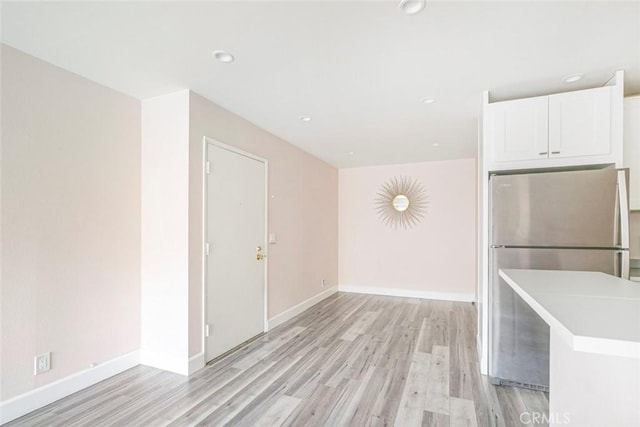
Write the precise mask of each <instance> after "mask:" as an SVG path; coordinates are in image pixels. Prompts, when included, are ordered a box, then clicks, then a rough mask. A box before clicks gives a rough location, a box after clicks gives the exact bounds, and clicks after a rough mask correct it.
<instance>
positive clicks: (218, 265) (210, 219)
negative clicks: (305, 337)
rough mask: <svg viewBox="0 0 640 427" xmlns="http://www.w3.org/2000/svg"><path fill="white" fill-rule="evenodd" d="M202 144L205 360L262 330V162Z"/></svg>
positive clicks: (263, 214)
mask: <svg viewBox="0 0 640 427" xmlns="http://www.w3.org/2000/svg"><path fill="white" fill-rule="evenodd" d="M231 150H232V149H230V148H229V149H227V148H224V147H222V146H218V145H214V144H213V143H210V142H208V143H207V144H206V161H208V171H209V172H208V174H206V193H205V197H206V232H205V235H206V241H205V244H206V243H208V245H209V249H208V252H209V255H208V256H207V257H206V297H205V298H206V308H205V313H206V317H205V318H206V325H207V326H206V328H205V331H208V332H205V336H206V335H208V336H206V337H205V342H206V347H205V348H206V355H205V356H206V360H207V361H209V360H211V359H213V358H215V357H217V356H219V355H221V354H223V353H225V352H227V351H229V350H231V349H232V348H234V347H236V346H238V345H240V344H242V343H243V342H245V341H247V340H249V339H250V338H253V337H255V336H256V335H258V334H260V333H262V332H264V325H265V262H266V260H265V259H261V258H262V257H263V256H264V255H266V254H265V223H266V221H265V218H266V217H265V212H266V206H265V204H266V203H265V191H266V174H265V172H266V162H265V161H264V160H260V159H259V158H256V157H254V156H252V155H250V154H247V153H240V152H236V151H231Z"/></svg>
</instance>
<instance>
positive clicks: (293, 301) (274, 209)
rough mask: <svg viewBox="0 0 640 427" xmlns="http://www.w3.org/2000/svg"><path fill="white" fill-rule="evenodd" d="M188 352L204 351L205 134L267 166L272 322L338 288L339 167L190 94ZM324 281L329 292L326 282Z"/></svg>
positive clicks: (270, 312) (269, 297)
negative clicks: (272, 235) (271, 237)
mask: <svg viewBox="0 0 640 427" xmlns="http://www.w3.org/2000/svg"><path fill="white" fill-rule="evenodd" d="M189 114H190V115H189V117H190V120H189V123H190V127H189V144H190V147H189V163H190V165H189V174H190V175H189V355H190V356H193V355H195V354H198V353H199V352H200V351H202V161H203V159H202V154H203V137H204V136H208V137H210V138H213V139H215V140H217V141H220V142H222V143H225V144H227V145H231V146H234V147H237V148H239V149H241V150H244V151H247V152H250V153H252V154H255V155H257V156H260V157H263V158H265V159H267V160H268V161H269V212H268V215H269V231H270V232H273V233H276V235H277V238H278V243H277V244H275V245H267V251H268V254H269V257H268V258H267V261H268V282H269V286H268V294H269V296H268V309H267V312H268V318H269V319H271V318H273V317H274V316H276V315H278V314H280V313H282V312H284V311H286V310H287V309H289V308H292V307H294V306H295V305H297V304H299V303H301V302H303V301H305V300H307V299H309V298H311V297H313V296H315V295H317V294H319V293H321V292H322V291H324V290H326V289H327V288H329V287H332V286H336V285H337V284H338V256H337V253H336V249H337V247H338V195H337V191H338V170H337V169H336V168H334V167H333V166H331V165H329V164H327V163H325V162H323V161H322V160H319V159H318V158H316V157H314V156H312V155H311V154H309V153H306V152H304V151H302V150H300V149H299V148H297V147H294V146H293V145H291V144H289V143H287V142H285V141H283V140H281V139H280V138H278V137H276V136H274V135H272V134H270V133H268V132H267V131H265V130H263V129H261V128H259V127H257V126H256V125H254V124H253V123H251V122H249V121H247V120H245V119H243V118H242V117H240V116H238V115H236V114H234V113H232V112H230V111H228V110H225V109H224V108H222V107H220V106H218V105H216V104H214V103H213V102H211V101H209V100H207V99H206V98H203V97H201V96H199V95H197V94H195V93H193V92H191V94H190V103H189ZM322 279H326V281H327V284H326V287H324V288H323V287H322V285H321V281H322Z"/></svg>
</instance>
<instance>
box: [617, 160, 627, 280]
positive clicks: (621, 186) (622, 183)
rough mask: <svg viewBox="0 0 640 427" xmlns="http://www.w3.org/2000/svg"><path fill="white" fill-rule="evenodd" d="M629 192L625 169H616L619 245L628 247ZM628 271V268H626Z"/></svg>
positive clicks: (624, 247)
mask: <svg viewBox="0 0 640 427" xmlns="http://www.w3.org/2000/svg"><path fill="white" fill-rule="evenodd" d="M628 197H629V193H628V192H627V169H619V170H618V203H619V207H620V230H619V231H620V247H621V248H623V249H628V248H629V200H628ZM627 272H628V269H627Z"/></svg>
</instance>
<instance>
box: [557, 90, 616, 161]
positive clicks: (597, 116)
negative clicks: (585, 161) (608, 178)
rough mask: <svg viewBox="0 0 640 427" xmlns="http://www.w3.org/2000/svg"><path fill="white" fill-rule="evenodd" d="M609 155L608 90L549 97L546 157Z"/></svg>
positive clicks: (609, 109) (609, 114)
mask: <svg viewBox="0 0 640 427" xmlns="http://www.w3.org/2000/svg"><path fill="white" fill-rule="evenodd" d="M610 152H611V88H610V87H602V88H597V89H588V90H581V91H576V92H567V93H560V94H556V95H550V96H549V157H551V158H556V157H579V156H597V155H606V154H609V153H610Z"/></svg>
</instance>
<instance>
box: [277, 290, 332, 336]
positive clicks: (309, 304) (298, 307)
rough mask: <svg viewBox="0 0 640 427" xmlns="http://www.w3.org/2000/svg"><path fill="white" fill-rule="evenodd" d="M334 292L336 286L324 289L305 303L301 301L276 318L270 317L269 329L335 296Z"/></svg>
mask: <svg viewBox="0 0 640 427" xmlns="http://www.w3.org/2000/svg"><path fill="white" fill-rule="evenodd" d="M336 292H338V287H337V286H334V287H331V288H329V289H326V290H324V291H322V292H320V293H319V294H318V295H315V296H313V297H311V298H309V299H308V300H306V301H302V302H301V303H300V304H298V305H296V306H293V307H291V308H290V309H288V310H286V311H284V312H282V313H280V314H278V315H277V316H274V317H272V318H271V319H269V321H268V323H269V329H273V328H275V327H276V326H278V325H281V324H283V323H284V322H286V321H287V320H289V319H293V318H294V317H296V316H297V315H298V314H300V313H302V312H303V311H305V310H306V309H308V308H309V307H312V306H314V305H316V304H317V303H319V302H320V301H322V300H323V299H326V298H329V297H330V296H331V295H333V294H335V293H336Z"/></svg>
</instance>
